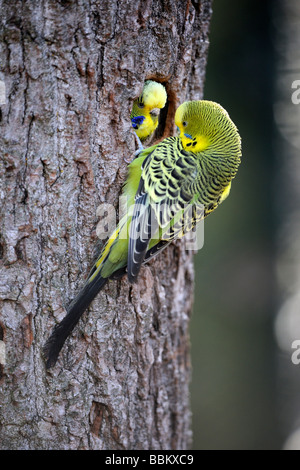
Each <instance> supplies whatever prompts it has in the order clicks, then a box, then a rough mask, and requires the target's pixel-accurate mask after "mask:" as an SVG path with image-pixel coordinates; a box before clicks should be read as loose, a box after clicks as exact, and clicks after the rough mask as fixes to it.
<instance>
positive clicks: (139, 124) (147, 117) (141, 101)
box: [130, 80, 167, 138]
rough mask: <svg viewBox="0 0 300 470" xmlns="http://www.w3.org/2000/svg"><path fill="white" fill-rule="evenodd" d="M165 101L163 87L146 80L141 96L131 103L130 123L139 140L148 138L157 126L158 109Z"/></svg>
mask: <svg viewBox="0 0 300 470" xmlns="http://www.w3.org/2000/svg"><path fill="white" fill-rule="evenodd" d="M166 101H167V93H166V89H165V87H164V86H163V85H162V84H161V83H158V82H154V81H153V80H147V81H146V82H145V84H144V88H143V92H142V94H141V95H140V96H139V97H138V98H137V99H136V100H134V102H133V108H132V112H131V116H130V117H131V122H132V126H133V128H134V129H136V131H137V135H138V136H139V137H141V138H146V137H148V136H149V135H150V134H151V133H152V132H154V130H155V129H156V127H157V125H158V117H159V112H160V109H162V108H163V107H164V106H165V104H166Z"/></svg>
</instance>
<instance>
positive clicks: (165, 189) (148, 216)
mask: <svg viewBox="0 0 300 470" xmlns="http://www.w3.org/2000/svg"><path fill="white" fill-rule="evenodd" d="M175 124H176V125H177V127H178V129H179V132H180V135H179V136H178V137H168V138H166V139H164V140H163V141H162V142H160V143H159V144H157V145H154V146H153V147H149V148H146V149H145V150H143V151H142V152H141V153H140V155H139V156H138V157H137V158H136V159H134V160H133V161H132V162H131V163H130V164H129V172H128V178H127V181H126V183H125V185H124V188H123V194H124V196H126V197H127V200H128V209H127V212H126V214H125V215H124V216H123V218H122V219H121V220H120V222H119V225H118V226H117V228H116V230H115V231H114V232H113V233H112V234H111V236H110V237H109V239H108V241H107V243H106V245H105V246H104V249H103V250H102V252H101V254H100V256H99V257H98V259H97V261H96V262H95V264H94V266H93V268H92V270H91V272H90V274H89V276H88V278H87V280H86V282H85V284H84V286H83V288H82V289H81V290H80V292H79V293H78V295H77V297H75V299H74V300H73V302H72V303H71V304H70V305H69V307H68V308H67V315H66V316H65V318H64V319H63V320H62V321H61V322H60V323H59V324H58V325H57V326H56V327H55V329H54V330H53V332H52V335H51V336H50V338H49V340H48V341H47V343H46V345H45V348H44V352H45V356H46V360H47V367H48V368H49V367H51V366H53V365H54V364H55V362H56V360H57V357H58V354H59V352H60V350H61V348H62V346H63V344H64V342H65V340H66V338H67V337H68V335H69V334H70V332H71V331H72V329H73V328H74V326H75V325H76V324H77V322H78V320H79V318H80V316H81V315H82V313H83V312H84V311H85V310H86V309H87V307H88V306H89V304H90V303H91V302H92V300H93V299H94V298H95V296H96V295H97V293H98V292H99V290H100V289H101V288H102V287H103V286H104V285H105V284H106V282H107V281H108V280H109V279H114V278H117V277H119V276H122V275H124V274H126V273H127V276H128V279H129V281H130V282H134V281H136V280H137V279H138V274H139V271H140V269H141V265H142V264H143V263H145V262H147V261H148V260H149V259H151V258H152V257H153V256H155V255H157V254H158V253H160V252H161V251H162V250H163V249H164V248H165V247H166V246H167V245H168V244H169V243H171V241H172V240H173V239H175V238H179V237H182V236H183V235H184V234H185V233H186V232H188V231H189V230H191V229H193V228H194V227H195V225H196V224H197V222H198V221H199V220H201V219H203V218H204V217H206V216H207V215H208V214H210V213H211V212H213V211H214V210H215V209H216V208H217V207H218V206H219V204H220V203H221V202H223V201H224V200H225V198H226V197H227V196H228V194H229V191H230V187H231V182H232V179H233V178H234V177H235V175H236V173H237V170H238V167H239V164H240V160H241V139H240V136H239V133H238V130H237V128H236V126H235V124H234V123H233V122H232V120H231V119H230V117H229V115H228V113H227V112H226V111H225V110H224V109H223V108H222V107H221V106H220V105H219V104H217V103H214V102H212V101H188V102H185V103H183V104H182V105H181V106H179V108H178V109H177V111H176V114H175Z"/></svg>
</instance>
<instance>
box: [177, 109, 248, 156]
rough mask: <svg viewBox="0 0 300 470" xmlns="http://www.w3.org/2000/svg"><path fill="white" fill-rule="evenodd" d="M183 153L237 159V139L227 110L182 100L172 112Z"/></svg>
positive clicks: (238, 144) (238, 139)
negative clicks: (202, 153)
mask: <svg viewBox="0 0 300 470" xmlns="http://www.w3.org/2000/svg"><path fill="white" fill-rule="evenodd" d="M175 124H176V125H177V127H178V129H179V132H180V139H181V142H182V146H183V148H184V149H185V150H187V151H190V152H193V153H200V152H205V151H207V154H211V155H214V156H218V155H220V156H222V157H225V158H226V155H228V156H230V158H231V157H233V156H235V155H236V156H237V157H238V158H239V157H240V136H239V133H238V130H237V128H236V126H235V124H234V123H233V122H232V121H231V119H230V117H229V115H228V113H227V111H226V110H225V109H224V108H222V106H220V105H219V104H217V103H214V102H213V101H206V100H202V101H186V102H185V103H183V104H181V105H180V106H179V108H178V109H177V111H176V113H175Z"/></svg>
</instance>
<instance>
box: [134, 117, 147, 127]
mask: <svg viewBox="0 0 300 470" xmlns="http://www.w3.org/2000/svg"><path fill="white" fill-rule="evenodd" d="M144 120H145V116H135V117H133V118H131V122H132V127H133V128H134V129H138V126H140V125H141V124H142V123H143V122H144Z"/></svg>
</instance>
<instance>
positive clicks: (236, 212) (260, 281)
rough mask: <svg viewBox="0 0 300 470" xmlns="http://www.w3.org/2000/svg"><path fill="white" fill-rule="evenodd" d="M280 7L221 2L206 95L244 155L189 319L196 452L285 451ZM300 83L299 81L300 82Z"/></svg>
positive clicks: (211, 221) (211, 226)
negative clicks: (277, 103) (230, 124)
mask: <svg viewBox="0 0 300 470" xmlns="http://www.w3.org/2000/svg"><path fill="white" fill-rule="evenodd" d="M278 3H280V0H278V1H271V0H264V1H261V0H226V1H225V0H214V2H213V16H212V23H211V30H210V48H209V54H208V66H207V74H206V82H205V92H204V98H205V99H210V100H213V101H217V102H219V103H220V104H222V105H223V106H224V107H225V109H226V110H227V111H228V112H229V114H230V116H231V118H232V120H233V121H234V122H235V123H236V125H237V126H238V128H239V130H240V134H241V137H242V147H243V158H242V164H241V167H240V170H239V172H238V175H237V177H236V180H235V181H234V182H233V185H232V190H231V194H230V197H229V198H228V199H227V200H226V202H225V203H224V204H223V205H222V206H220V208H219V209H218V210H217V211H216V213H214V214H212V215H211V216H210V217H208V218H207V219H206V221H205V224H204V247H203V248H202V249H201V250H200V251H199V252H198V253H197V255H196V256H195V266H196V289H195V304H194V311H193V316H192V322H191V350H192V366H193V378H192V385H191V395H192V411H193V435H194V444H193V448H194V449H280V448H282V446H283V442H284V439H285V438H286V434H287V429H284V426H283V425H282V423H281V417H280V411H279V410H280V405H279V396H280V391H279V390H278V356H279V352H278V348H277V344H276V341H275V337H274V319H275V315H276V313H277V309H278V302H279V299H278V292H277V280H276V266H275V264H276V251H275V239H276V232H277V225H278V223H279V222H278V220H279V219H280V217H278V210H277V208H276V206H275V204H274V202H273V201H274V191H275V189H276V188H274V178H275V176H276V172H277V171H278V162H277V157H276V153H275V150H274V149H275V142H276V139H278V138H279V137H278V136H277V130H276V126H275V125H274V120H273V103H274V99H275V97H274V93H275V91H274V90H275V80H276V53H275V47H274V43H275V37H276V28H275V25H276V18H277V16H278V15H279V13H278ZM299 78H300V76H299Z"/></svg>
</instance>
